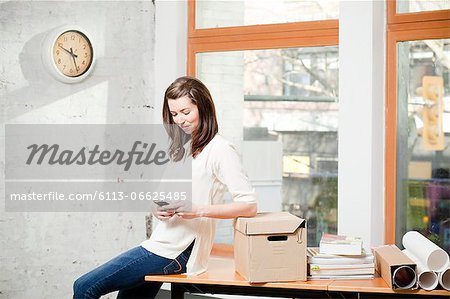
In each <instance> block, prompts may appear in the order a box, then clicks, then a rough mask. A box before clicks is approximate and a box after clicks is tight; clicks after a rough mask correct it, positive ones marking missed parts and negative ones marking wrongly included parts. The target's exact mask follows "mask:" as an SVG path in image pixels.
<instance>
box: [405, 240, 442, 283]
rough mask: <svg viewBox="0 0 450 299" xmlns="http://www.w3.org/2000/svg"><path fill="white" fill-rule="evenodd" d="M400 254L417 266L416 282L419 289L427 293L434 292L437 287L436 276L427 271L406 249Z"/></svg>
mask: <svg viewBox="0 0 450 299" xmlns="http://www.w3.org/2000/svg"><path fill="white" fill-rule="evenodd" d="M402 252H403V253H404V254H405V255H406V256H407V257H409V258H410V259H412V260H413V262H415V263H416V265H417V282H418V283H419V287H421V288H422V289H424V290H427V291H431V290H434V289H435V288H436V287H437V286H438V276H437V274H436V273H435V272H433V271H431V270H430V269H428V267H427V266H426V265H425V264H423V263H422V262H421V261H420V260H419V259H418V258H417V257H416V256H415V255H414V254H412V253H411V252H410V251H408V250H407V249H403V250H402Z"/></svg>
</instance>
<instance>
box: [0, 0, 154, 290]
mask: <svg viewBox="0 0 450 299" xmlns="http://www.w3.org/2000/svg"><path fill="white" fill-rule="evenodd" d="M154 16H155V9H154V4H153V3H152V2H151V1H145V2H136V1H121V2H113V1H105V2H100V1H91V2H89V1H86V2H78V1H77V2H62V1H61V2H59V1H49V2H42V1H31V2H29V1H26V2H25V1H20V2H19V1H18V2H14V1H13V2H3V3H0V32H1V34H0V97H1V101H0V104H1V124H2V130H1V133H0V134H1V136H0V140H1V141H0V144H1V147H0V148H1V153H0V154H1V155H0V157H1V159H0V166H1V169H2V171H1V173H2V174H1V177H0V181H1V182H2V184H1V187H0V194H1V197H2V202H3V200H4V198H3V196H4V184H3V182H4V174H3V168H4V124H5V123H26V124H33V123H47V124H58V123H65V124H75V123H87V124H89V123H100V124H102V123H120V124H122V123H151V122H152V116H153V113H154V111H153V107H154V69H153V64H154V63H153V60H154V26H155V25H154ZM67 24H68V25H70V24H75V25H79V26H82V27H83V28H85V29H86V30H87V31H89V32H90V33H91V37H92V39H93V42H94V43H95V50H96V53H97V61H96V65H95V68H94V70H93V72H92V74H91V76H90V77H89V78H88V79H87V80H85V81H83V82H82V83H79V84H73V85H68V84H64V83H60V82H58V81H56V80H54V79H53V78H52V77H51V76H50V75H49V74H48V73H47V72H46V71H45V70H44V69H43V68H42V63H41V60H40V55H41V42H42V40H43V38H44V36H45V35H46V34H47V33H48V32H49V31H50V30H52V29H54V28H56V27H59V26H62V25H67ZM145 215H146V213H6V212H5V211H4V205H3V204H2V205H1V208H0V223H1V226H0V252H1V253H0V265H1V276H0V298H71V296H72V283H73V281H74V279H76V278H77V277H78V276H80V275H82V274H83V273H85V272H86V271H88V270H90V269H92V268H93V267H95V266H97V265H99V264H101V263H103V262H105V261H107V260H108V259H110V258H112V257H114V256H116V255H117V254H119V253H121V252H123V251H124V250H126V249H129V248H131V247H134V246H136V245H138V244H139V242H141V241H142V240H143V239H145V236H146V234H145ZM113 297H114V298H115V296H109V297H108V298H113Z"/></svg>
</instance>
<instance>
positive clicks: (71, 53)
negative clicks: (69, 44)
mask: <svg viewBox="0 0 450 299" xmlns="http://www.w3.org/2000/svg"><path fill="white" fill-rule="evenodd" d="M59 47H60V48H61V49H63V50H64V51H66V52H67V53H69V54H70V55H71V56H75V58H77V57H78V55H76V54H74V53H73V52H72V48H70V51H69V50H67V49H66V48H63V47H61V46H59Z"/></svg>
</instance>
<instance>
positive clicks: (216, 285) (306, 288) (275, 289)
mask: <svg viewBox="0 0 450 299" xmlns="http://www.w3.org/2000/svg"><path fill="white" fill-rule="evenodd" d="M145 280H146V281H159V282H168V283H171V295H172V298H183V297H184V293H203V294H230V295H252V296H266V297H287V298H340V299H342V298H346V299H347V298H393V297H395V298H410V299H412V298H423V299H426V298H430V299H431V298H433V299H434V298H450V292H449V291H445V290H434V291H424V290H417V291H394V290H392V289H391V288H389V287H388V286H387V284H386V282H385V281H384V280H383V279H382V278H381V277H377V278H374V279H363V280H313V281H295V282H277V283H258V284H250V283H248V282H247V281H246V280H245V279H244V278H243V277H242V276H241V275H239V274H238V273H236V272H235V271H234V260H233V258H232V257H230V256H214V257H211V258H210V262H209V266H208V271H206V272H205V273H202V274H200V275H195V276H189V275H185V274H177V275H148V276H146V277H145Z"/></svg>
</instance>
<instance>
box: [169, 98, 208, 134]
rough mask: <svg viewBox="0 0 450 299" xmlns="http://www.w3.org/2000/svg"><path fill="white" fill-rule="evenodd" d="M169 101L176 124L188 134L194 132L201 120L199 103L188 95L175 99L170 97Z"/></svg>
mask: <svg viewBox="0 0 450 299" xmlns="http://www.w3.org/2000/svg"><path fill="white" fill-rule="evenodd" d="M167 103H168V105H169V110H170V114H172V118H173V121H174V122H175V124H177V125H178V126H180V128H181V129H182V130H183V131H184V132H185V133H186V134H192V132H194V131H195V130H196V129H197V127H198V123H199V120H200V119H199V115H198V108H197V105H195V104H194V103H193V102H192V100H191V99H190V98H189V97H187V96H184V97H181V98H178V99H175V100H172V99H169V100H168V101H167Z"/></svg>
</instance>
